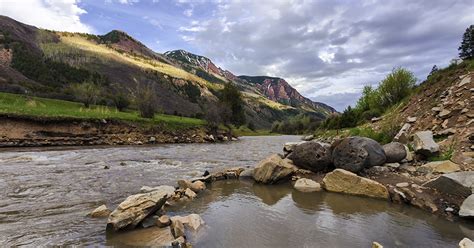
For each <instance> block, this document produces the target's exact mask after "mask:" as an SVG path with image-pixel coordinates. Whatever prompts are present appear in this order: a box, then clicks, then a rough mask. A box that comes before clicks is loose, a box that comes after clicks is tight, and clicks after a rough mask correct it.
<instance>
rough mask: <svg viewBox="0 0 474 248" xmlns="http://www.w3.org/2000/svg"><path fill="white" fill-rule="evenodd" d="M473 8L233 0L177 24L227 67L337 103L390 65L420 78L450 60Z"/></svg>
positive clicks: (397, 0) (436, 2)
mask: <svg viewBox="0 0 474 248" xmlns="http://www.w3.org/2000/svg"><path fill="white" fill-rule="evenodd" d="M196 13H197V12H196ZM472 13H474V5H473V4H472V0H457V1H442V0H421V1H409V0H366V1H333V0H319V1H299V0H261V1H248V0H235V1H232V0H231V1H218V2H217V3H216V6H215V11H214V12H213V14H212V15H208V16H205V17H203V18H201V19H199V21H196V18H193V19H194V21H193V22H192V23H191V22H190V23H189V25H188V26H185V27H182V28H180V29H179V30H180V31H181V32H182V33H183V37H186V40H187V41H188V42H189V43H190V44H192V45H194V46H196V47H198V48H199V50H200V51H204V55H206V56H208V57H210V58H212V59H214V60H216V62H217V64H220V65H222V66H223V67H224V68H226V69H229V70H231V71H233V72H235V73H237V74H251V75H271V76H278V77H282V78H285V79H287V80H288V81H289V83H290V84H292V85H293V86H295V87H296V88H297V89H298V90H299V91H300V92H301V93H302V94H303V95H305V96H309V97H311V98H313V99H314V100H316V101H319V100H321V99H324V100H326V101H327V103H328V104H330V105H331V104H332V105H335V106H336V105H337V106H336V107H337V108H338V109H339V110H342V108H344V107H345V106H347V105H349V104H353V103H354V102H355V100H356V98H354V97H350V98H347V99H346V101H345V102H344V103H343V99H342V98H341V96H349V95H350V96H355V95H357V94H359V93H360V91H361V90H362V87H363V86H364V85H365V84H376V83H377V82H378V81H380V80H381V79H382V78H383V77H384V75H385V74H386V73H388V72H390V71H391V70H392V69H393V68H394V67H397V66H403V67H407V68H408V69H410V70H412V71H414V72H415V74H416V75H417V76H418V77H419V78H420V79H423V77H425V76H426V74H427V73H428V72H429V70H430V69H431V67H432V66H433V64H438V66H439V65H446V64H447V63H449V60H450V59H451V58H453V57H455V56H457V47H458V46H459V42H460V40H461V36H462V33H463V32H464V30H465V29H466V27H467V26H469V25H470V24H472V23H474V15H473V14H472ZM331 96H333V97H334V99H336V98H337V101H331ZM344 105H345V106H344Z"/></svg>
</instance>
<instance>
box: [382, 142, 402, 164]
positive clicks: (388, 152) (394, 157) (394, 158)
mask: <svg viewBox="0 0 474 248" xmlns="http://www.w3.org/2000/svg"><path fill="white" fill-rule="evenodd" d="M383 150H384V152H385V157H386V158H387V161H386V163H396V162H400V161H402V160H403V159H405V158H406V157H407V151H406V150H405V145H403V144H402V143H399V142H391V143H388V144H385V145H384V146H383Z"/></svg>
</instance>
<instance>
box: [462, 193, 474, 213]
mask: <svg viewBox="0 0 474 248" xmlns="http://www.w3.org/2000/svg"><path fill="white" fill-rule="evenodd" d="M459 216H461V217H474V194H472V195H470V196H469V197H468V198H466V199H465V200H464V201H463V202H462V204H461V208H460V209H459Z"/></svg>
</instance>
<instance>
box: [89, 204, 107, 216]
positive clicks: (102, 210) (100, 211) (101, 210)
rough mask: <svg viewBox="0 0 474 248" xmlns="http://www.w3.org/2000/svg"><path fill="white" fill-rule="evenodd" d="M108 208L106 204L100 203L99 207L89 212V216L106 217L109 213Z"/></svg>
mask: <svg viewBox="0 0 474 248" xmlns="http://www.w3.org/2000/svg"><path fill="white" fill-rule="evenodd" d="M110 212H111V211H110V210H109V209H108V208H107V206H106V205H105V204H104V205H101V206H100V207H98V208H96V209H94V210H93V211H92V212H90V213H89V216H90V217H92V218H102V217H107V216H109V214H110Z"/></svg>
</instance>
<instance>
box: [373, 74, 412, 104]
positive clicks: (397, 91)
mask: <svg viewBox="0 0 474 248" xmlns="http://www.w3.org/2000/svg"><path fill="white" fill-rule="evenodd" d="M415 83H416V78H415V76H414V74H413V73H412V72H410V71H408V70H406V69H403V68H397V69H394V70H393V71H392V72H391V73H390V74H388V75H387V77H386V78H385V79H384V80H382V82H381V83H380V85H379V87H378V89H377V92H378V95H379V96H378V98H379V100H380V101H379V104H380V105H381V106H382V107H383V108H384V110H385V109H387V108H388V107H390V106H393V105H395V104H396V103H398V102H400V101H401V100H402V99H403V98H405V97H406V96H408V95H409V94H410V92H411V90H412V89H413V88H414V87H415Z"/></svg>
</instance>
